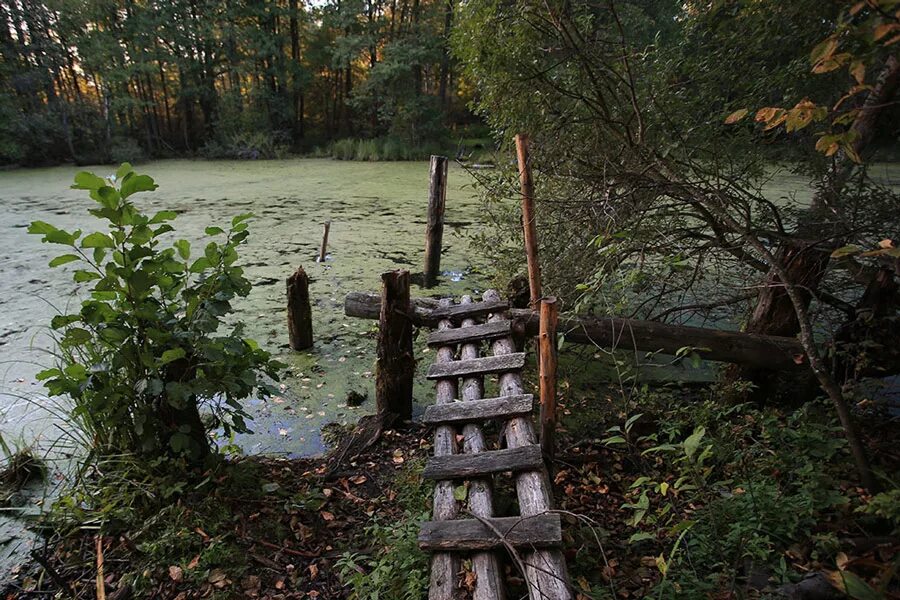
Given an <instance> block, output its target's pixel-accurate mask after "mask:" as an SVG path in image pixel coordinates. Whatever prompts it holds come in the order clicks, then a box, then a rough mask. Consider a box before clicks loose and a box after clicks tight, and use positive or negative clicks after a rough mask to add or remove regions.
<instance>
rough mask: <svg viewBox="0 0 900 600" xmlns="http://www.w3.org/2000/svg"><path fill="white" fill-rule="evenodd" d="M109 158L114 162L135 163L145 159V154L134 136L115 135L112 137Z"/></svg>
mask: <svg viewBox="0 0 900 600" xmlns="http://www.w3.org/2000/svg"><path fill="white" fill-rule="evenodd" d="M109 158H110V160H112V162H114V163H137V162H144V161H145V160H147V155H146V153H145V152H144V149H143V148H141V145H140V144H138V143H137V141H135V140H134V138H130V137H122V136H116V137H114V138H113V139H112V145H111V146H110V149H109Z"/></svg>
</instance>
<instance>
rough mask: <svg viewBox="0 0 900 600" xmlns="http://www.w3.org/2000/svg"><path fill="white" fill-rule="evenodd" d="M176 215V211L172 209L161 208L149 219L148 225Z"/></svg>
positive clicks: (170, 218)
mask: <svg viewBox="0 0 900 600" xmlns="http://www.w3.org/2000/svg"><path fill="white" fill-rule="evenodd" d="M177 217H178V213H177V212H175V211H174V210H161V211H159V212H158V213H156V214H155V215H153V218H152V219H150V225H156V224H157V223H162V222H164V221H171V220H172V219H175V218H177Z"/></svg>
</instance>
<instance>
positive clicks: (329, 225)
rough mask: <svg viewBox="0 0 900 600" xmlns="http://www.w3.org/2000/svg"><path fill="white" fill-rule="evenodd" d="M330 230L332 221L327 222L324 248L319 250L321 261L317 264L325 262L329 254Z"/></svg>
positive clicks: (323, 232)
mask: <svg viewBox="0 0 900 600" xmlns="http://www.w3.org/2000/svg"><path fill="white" fill-rule="evenodd" d="M329 229H331V221H325V225H324V226H323V231H322V247H321V248H320V249H319V259H318V260H317V261H316V262H325V253H326V252H328V230H329Z"/></svg>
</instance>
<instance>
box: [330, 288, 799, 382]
mask: <svg viewBox="0 0 900 600" xmlns="http://www.w3.org/2000/svg"><path fill="white" fill-rule="evenodd" d="M380 308H381V300H380V298H379V297H378V295H377V294H371V293H364V292H352V293H350V294H347V298H346V300H345V301H344V314H346V315H347V316H348V317H359V318H363V319H377V318H378V314H379V310H380ZM435 308H437V301H436V300H434V299H431V298H414V299H412V300H411V301H410V307H409V317H410V319H411V321H412V323H414V324H415V325H429V326H431V325H433V324H434V322H435V321H434V319H433V318H432V316H431V311H432V310H433V309H435ZM508 314H509V318H510V319H513V320H516V321H518V322H519V323H520V324H521V325H522V326H523V327H524V329H525V333H526V335H529V336H535V335H538V333H539V331H540V314H539V313H538V312H535V311H531V310H528V309H510V310H509V311H508ZM556 330H557V333H558V334H559V335H563V336H565V341H566V342H572V343H576V344H590V345H596V346H600V347H603V348H616V349H620V350H639V351H643V352H663V353H665V354H675V353H676V352H678V350H680V349H681V348H684V347H692V348H694V351H695V352H696V353H697V354H698V355H699V356H701V357H702V358H704V359H707V360H714V361H721V362H729V363H738V364H744V365H749V366H753V367H759V368H764V369H773V370H792V369H799V368H802V367H803V366H804V365H805V364H806V356H805V353H804V352H803V347H802V346H801V344H800V342H799V341H797V340H796V339H794V338H790V337H780V336H773V335H761V334H754V333H743V332H738V331H721V330H718V329H709V328H703V327H688V326H685V325H669V324H667V323H657V322H655V321H640V320H637V319H621V318H616V317H583V318H571V317H570V318H560V319H559V322H558V325H557V329H556Z"/></svg>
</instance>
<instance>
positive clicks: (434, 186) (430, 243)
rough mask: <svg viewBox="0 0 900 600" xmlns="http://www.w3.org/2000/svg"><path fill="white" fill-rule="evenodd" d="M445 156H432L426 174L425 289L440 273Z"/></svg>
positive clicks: (431, 285)
mask: <svg viewBox="0 0 900 600" xmlns="http://www.w3.org/2000/svg"><path fill="white" fill-rule="evenodd" d="M448 164H449V161H448V160H447V157H446V156H432V157H431V168H430V170H429V173H428V180H429V184H428V224H427V225H426V227H425V270H424V284H425V287H426V288H430V287H434V285H435V284H436V283H437V278H438V275H439V274H440V271H441V243H442V242H443V239H444V206H445V204H446V200H447V166H448Z"/></svg>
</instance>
